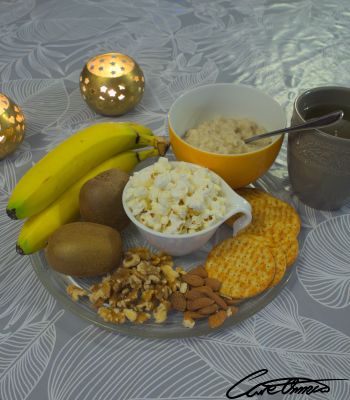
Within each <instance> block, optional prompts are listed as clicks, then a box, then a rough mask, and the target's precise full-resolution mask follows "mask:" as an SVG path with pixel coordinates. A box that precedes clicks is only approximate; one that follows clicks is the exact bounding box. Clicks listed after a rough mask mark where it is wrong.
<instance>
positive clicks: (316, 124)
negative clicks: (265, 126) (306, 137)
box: [244, 110, 344, 143]
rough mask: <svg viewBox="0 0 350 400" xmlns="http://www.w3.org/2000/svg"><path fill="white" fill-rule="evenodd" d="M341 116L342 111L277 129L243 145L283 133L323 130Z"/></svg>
mask: <svg viewBox="0 0 350 400" xmlns="http://www.w3.org/2000/svg"><path fill="white" fill-rule="evenodd" d="M343 116H344V112H343V111H341V110H339V111H334V112H332V113H330V114H326V115H323V116H322V117H317V118H312V119H309V120H307V121H306V122H304V123H302V124H299V125H295V126H290V127H289V128H283V129H279V130H277V131H273V132H267V133H262V134H260V135H255V136H252V137H250V138H248V139H245V140H244V143H251V142H255V141H256V140H260V139H265V138H268V137H271V136H276V135H280V134H281V133H285V132H288V133H291V132H296V131H304V130H307V129H312V128H314V129H317V128H323V127H325V126H329V125H333V124H335V123H337V122H339V121H340V120H341V119H342V118H343Z"/></svg>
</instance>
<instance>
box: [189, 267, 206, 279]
mask: <svg viewBox="0 0 350 400" xmlns="http://www.w3.org/2000/svg"><path fill="white" fill-rule="evenodd" d="M189 274H191V275H198V276H200V277H201V278H203V279H205V278H207V277H208V273H207V271H206V270H205V268H204V267H202V266H201V265H199V266H198V267H196V268H194V269H193V270H192V271H190V272H189Z"/></svg>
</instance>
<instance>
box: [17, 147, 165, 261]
mask: <svg viewBox="0 0 350 400" xmlns="http://www.w3.org/2000/svg"><path fill="white" fill-rule="evenodd" d="M158 155H159V153H158V151H157V150H156V149H150V150H143V151H140V152H134V151H126V152H124V153H122V154H118V155H117V156H114V157H112V158H110V159H108V160H106V161H105V162H103V163H102V164H100V165H98V166H97V167H95V168H94V169H93V170H91V171H90V172H88V173H87V174H86V175H84V176H83V177H82V178H80V179H79V180H78V181H77V182H76V183H75V184H74V185H73V186H71V187H70V188H69V189H68V190H67V191H66V192H65V193H63V194H62V195H61V196H60V197H59V198H58V199H56V200H55V201H54V202H53V203H51V204H50V205H49V206H48V207H47V208H46V209H45V210H43V211H42V212H40V213H39V214H36V215H34V216H33V217H30V218H29V219H27V221H26V222H25V223H24V225H23V226H22V229H21V231H20V234H19V237H18V241H17V252H18V253H20V254H30V253H34V252H35V251H38V250H40V249H42V248H43V247H45V244H46V242H47V239H48V238H49V236H50V235H51V234H52V233H53V232H55V231H56V230H57V229H58V228H59V227H60V226H62V225H64V224H67V223H69V222H73V221H76V220H78V219H79V192H80V189H81V187H82V186H83V185H84V183H85V182H87V181H88V180H89V179H92V178H94V177H95V176H96V175H98V174H99V173H101V172H103V171H107V170H108V169H111V168H119V169H121V170H123V171H125V172H129V171H131V170H132V169H134V168H135V166H136V165H137V163H138V162H139V161H142V160H145V159H146V158H149V157H155V156H158Z"/></svg>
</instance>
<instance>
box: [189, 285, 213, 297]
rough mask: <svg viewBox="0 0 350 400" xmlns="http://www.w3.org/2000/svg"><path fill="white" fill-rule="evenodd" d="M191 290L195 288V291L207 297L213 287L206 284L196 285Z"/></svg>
mask: <svg viewBox="0 0 350 400" xmlns="http://www.w3.org/2000/svg"><path fill="white" fill-rule="evenodd" d="M193 290H195V291H196V292H200V293H203V294H206V295H207V296H208V297H209V295H210V294H211V293H213V289H212V288H211V287H209V286H206V285H204V286H199V287H196V288H195V289H193Z"/></svg>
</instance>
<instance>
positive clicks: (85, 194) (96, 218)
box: [79, 169, 129, 231]
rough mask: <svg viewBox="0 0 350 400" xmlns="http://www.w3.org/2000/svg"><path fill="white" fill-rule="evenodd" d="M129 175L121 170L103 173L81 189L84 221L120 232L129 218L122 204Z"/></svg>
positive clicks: (80, 196)
mask: <svg viewBox="0 0 350 400" xmlns="http://www.w3.org/2000/svg"><path fill="white" fill-rule="evenodd" d="M128 180H129V175H128V174H127V173H126V172H124V171H122V170H119V169H110V170H108V171H105V172H102V173H101V174H99V175H97V176H96V177H95V178H92V179H90V180H89V181H87V182H86V183H85V184H84V185H83V186H82V188H81V189H80V195H79V206H80V216H81V218H82V220H83V221H88V222H94V223H97V224H102V225H107V226H110V227H112V228H114V229H117V230H118V231H120V230H122V229H124V228H125V227H126V226H127V225H128V223H129V218H128V217H127V215H126V214H125V211H124V208H123V204H122V194H123V190H124V187H125V185H126V184H127V182H128Z"/></svg>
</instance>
